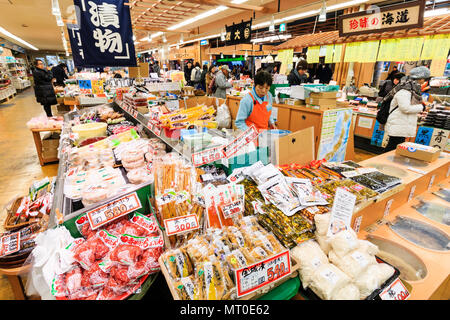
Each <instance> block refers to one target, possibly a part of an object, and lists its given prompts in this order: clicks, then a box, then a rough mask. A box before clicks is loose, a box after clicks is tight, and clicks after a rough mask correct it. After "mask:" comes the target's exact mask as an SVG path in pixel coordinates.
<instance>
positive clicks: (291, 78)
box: [288, 60, 308, 86]
mask: <svg viewBox="0 0 450 320" xmlns="http://www.w3.org/2000/svg"><path fill="white" fill-rule="evenodd" d="M307 70H308V63H307V62H306V60H300V61H299V62H297V66H296V68H295V69H292V70H291V73H289V75H288V82H289V85H291V86H298V85H301V84H302V83H306V82H308V76H307V74H306V71H307Z"/></svg>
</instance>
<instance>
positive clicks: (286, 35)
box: [250, 34, 292, 43]
mask: <svg viewBox="0 0 450 320" xmlns="http://www.w3.org/2000/svg"><path fill="white" fill-rule="evenodd" d="M289 38H292V35H291V34H280V35H276V36H270V37H264V38H257V39H252V40H250V41H251V42H253V43H259V42H269V41H271V42H273V41H274V40H286V39H289Z"/></svg>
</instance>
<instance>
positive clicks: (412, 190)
mask: <svg viewBox="0 0 450 320" xmlns="http://www.w3.org/2000/svg"><path fill="white" fill-rule="evenodd" d="M414 191H416V185H413V186H412V187H411V191H410V192H409V196H408V202H410V201H411V200H412V198H413V197H414Z"/></svg>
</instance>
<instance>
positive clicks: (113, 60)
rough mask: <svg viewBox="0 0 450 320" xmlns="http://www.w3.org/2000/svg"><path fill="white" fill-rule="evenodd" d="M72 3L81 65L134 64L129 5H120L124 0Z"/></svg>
mask: <svg viewBox="0 0 450 320" xmlns="http://www.w3.org/2000/svg"><path fill="white" fill-rule="evenodd" d="M73 2H74V5H75V8H76V12H77V20H78V23H79V30H78V31H79V34H80V39H81V40H80V42H81V49H82V51H81V53H80V55H81V56H82V57H83V61H84V64H83V66H84V67H135V66H136V65H137V63H136V54H135V50H134V42H133V31H132V28H131V17H130V7H129V6H126V5H124V3H125V0H74V1H73ZM71 44H72V42H71ZM79 49H80V48H79ZM73 51H74V49H73V48H72V52H73Z"/></svg>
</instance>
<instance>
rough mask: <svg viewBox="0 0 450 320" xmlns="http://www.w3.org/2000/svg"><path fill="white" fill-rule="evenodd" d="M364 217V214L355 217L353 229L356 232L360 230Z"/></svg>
mask: <svg viewBox="0 0 450 320" xmlns="http://www.w3.org/2000/svg"><path fill="white" fill-rule="evenodd" d="M362 219H363V216H359V217H358V218H356V219H355V223H354V225H353V230H355V232H356V233H358V232H359V228H360V227H361V222H362Z"/></svg>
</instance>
